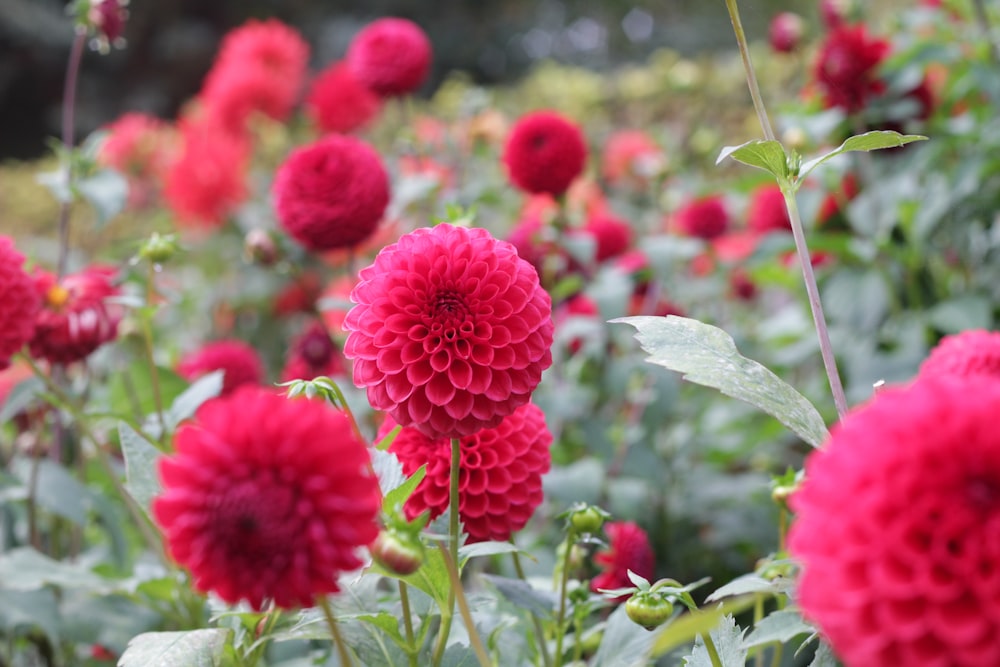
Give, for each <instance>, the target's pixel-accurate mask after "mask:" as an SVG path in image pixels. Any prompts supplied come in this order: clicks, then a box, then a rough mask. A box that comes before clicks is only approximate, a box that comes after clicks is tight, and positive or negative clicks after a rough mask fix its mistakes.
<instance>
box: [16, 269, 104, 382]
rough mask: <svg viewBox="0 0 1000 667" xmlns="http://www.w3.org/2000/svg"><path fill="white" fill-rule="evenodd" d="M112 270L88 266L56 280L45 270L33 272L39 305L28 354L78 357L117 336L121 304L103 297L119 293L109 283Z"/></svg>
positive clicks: (60, 360)
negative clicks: (114, 303) (40, 306)
mask: <svg viewBox="0 0 1000 667" xmlns="http://www.w3.org/2000/svg"><path fill="white" fill-rule="evenodd" d="M115 273H116V271H115V269H114V268H111V267H99V266H92V267H89V268H88V269H86V270H84V271H81V272H80V273H75V274H73V275H70V276H66V277H64V278H63V279H62V280H57V279H56V277H55V276H54V275H53V274H51V273H47V272H45V271H37V272H36V274H35V289H36V290H37V292H38V295H39V297H40V298H41V302H42V308H41V310H39V311H38V314H37V315H36V317H35V332H34V335H33V337H32V339H31V342H30V347H31V356H33V357H35V358H36V359H45V360H46V361H48V362H50V363H53V364H69V363H73V362H75V361H81V360H83V359H86V358H87V357H88V356H90V355H91V353H93V352H94V351H95V350H96V349H97V348H99V347H100V346H101V345H104V344H105V343H108V342H110V341H112V340H114V339H115V338H116V337H117V336H118V322H119V321H120V320H121V318H122V313H121V308H120V307H119V306H115V305H112V304H109V303H106V299H108V298H109V297H112V296H116V295H117V294H118V293H119V290H118V288H117V287H115V286H114V285H112V283H111V281H112V279H113V278H114V275H115Z"/></svg>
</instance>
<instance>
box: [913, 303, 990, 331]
mask: <svg viewBox="0 0 1000 667" xmlns="http://www.w3.org/2000/svg"><path fill="white" fill-rule="evenodd" d="M927 315H928V320H929V321H930V323H931V325H932V326H933V327H934V328H935V329H937V330H938V331H941V332H942V333H946V334H955V333H959V332H960V331H965V330H967V329H989V328H991V327H992V326H993V304H992V302H991V301H990V299H989V298H988V297H984V296H979V295H976V294H968V295H965V296H960V297H956V298H954V299H949V300H947V301H942V302H940V303H938V304H937V305H935V306H934V307H933V308H931V309H930V311H929V312H928V314H927Z"/></svg>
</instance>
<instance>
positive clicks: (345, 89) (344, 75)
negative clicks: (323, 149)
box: [305, 61, 382, 133]
mask: <svg viewBox="0 0 1000 667" xmlns="http://www.w3.org/2000/svg"><path fill="white" fill-rule="evenodd" d="M305 108H306V114H307V115H308V116H309V118H310V119H312V121H313V123H315V124H316V126H317V127H318V128H319V129H320V130H322V131H323V132H342V133H347V132H354V131H355V130H359V129H361V128H363V127H364V126H366V125H368V123H370V122H371V121H372V120H374V118H375V117H376V116H378V113H379V111H381V110H382V100H381V98H379V96H378V95H376V94H375V93H373V92H372V91H371V90H369V89H368V88H367V87H365V86H364V85H362V84H361V83H360V82H359V81H358V80H357V79H356V78H355V77H354V74H352V73H351V69H350V68H349V67H348V66H347V63H345V62H343V61H338V62H335V63H333V64H331V65H329V66H328V67H327V68H326V69H324V70H323V71H322V72H320V73H319V74H318V75H317V76H316V78H315V79H314V80H313V82H312V85H311V86H310V88H309V93H308V94H307V95H306V101H305Z"/></svg>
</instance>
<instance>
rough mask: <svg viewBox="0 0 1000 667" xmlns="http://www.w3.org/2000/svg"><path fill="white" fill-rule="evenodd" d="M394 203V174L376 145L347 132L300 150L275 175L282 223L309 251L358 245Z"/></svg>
mask: <svg viewBox="0 0 1000 667" xmlns="http://www.w3.org/2000/svg"><path fill="white" fill-rule="evenodd" d="M388 204H389V177H388V175H387V174H386V171H385V167H383V166H382V159H381V158H380V157H379V155H378V153H376V152H375V149H373V148H372V147H371V146H369V145H368V144H366V143H365V142H363V141H361V140H360V139H356V138H354V137H349V136H345V135H339V134H334V135H330V136H327V137H325V138H323V139H320V140H319V141H316V142H314V143H312V144H309V145H307V146H303V147H301V148H298V149H296V150H295V151H293V152H292V154H291V155H289V156H288V159H287V160H285V162H284V163H283V164H282V165H281V167H279V168H278V171H277V173H276V174H275V177H274V206H275V209H276V211H277V214H278V221H279V222H280V223H281V226H282V228H284V230H285V231H286V232H288V233H289V234H290V235H291V236H292V237H293V238H294V239H295V240H297V241H298V242H299V243H301V244H302V245H304V246H305V247H306V248H308V249H309V250H320V251H322V250H331V249H333V248H346V247H350V246H354V245H357V244H358V243H360V242H362V241H364V240H365V239H366V238H368V237H369V236H371V234H372V233H373V232H374V231H375V228H376V227H377V226H378V223H379V221H380V220H381V219H382V214H383V213H384V212H385V208H386V206H387V205H388Z"/></svg>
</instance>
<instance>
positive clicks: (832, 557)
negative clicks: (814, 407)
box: [789, 378, 1000, 667]
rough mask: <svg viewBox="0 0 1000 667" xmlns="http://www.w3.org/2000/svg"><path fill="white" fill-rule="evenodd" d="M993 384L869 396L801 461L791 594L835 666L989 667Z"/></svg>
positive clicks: (994, 494) (998, 576)
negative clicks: (796, 568)
mask: <svg viewBox="0 0 1000 667" xmlns="http://www.w3.org/2000/svg"><path fill="white" fill-rule="evenodd" d="M998 412H1000V383H997V382H996V381H995V380H984V379H979V378H966V379H963V380H957V379H954V378H948V379H936V378H927V379H924V380H920V381H918V382H916V383H914V384H913V385H912V386H910V387H909V388H905V389H893V390H888V391H885V392H883V393H881V394H879V395H878V396H877V397H876V398H875V399H874V400H873V401H872V402H870V403H869V404H867V405H866V406H864V407H862V408H859V409H856V410H854V411H852V412H851V413H850V414H849V415H848V416H847V418H846V419H845V420H844V421H842V422H840V423H839V424H838V425H836V426H834V428H833V431H832V434H831V436H830V438H829V440H828V441H827V442H826V444H825V445H824V447H823V449H821V450H817V451H815V452H813V453H812V454H811V455H810V456H809V458H808V459H807V461H806V466H805V473H806V475H805V483H804V485H803V486H802V488H801V490H800V491H798V492H797V493H796V494H795V495H794V496H793V497H792V499H791V502H792V508H793V509H794V511H795V512H796V515H797V518H796V520H795V523H794V524H793V526H792V531H791V534H790V537H789V540H790V542H789V548H790V551H791V553H792V555H793V556H794V557H795V558H796V559H798V560H799V561H800V562H801V564H802V576H801V578H800V580H799V588H798V598H799V600H798V602H799V605H800V606H801V608H802V611H803V613H804V614H805V615H806V617H808V618H810V619H812V620H813V621H815V622H816V623H817V624H818V625H819V627H820V629H821V631H822V633H823V634H824V635H825V637H826V638H827V639H828V640H829V641H830V643H831V645H832V647H833V649H834V652H835V653H837V655H838V656H839V657H840V658H841V660H843V662H844V664H845V665H848V666H849V667H853V666H854V665H866V666H867V665H949V666H952V667H966V666H968V667H972V666H973V665H975V666H980V665H996V664H1000V599H998V597H997V591H998V590H1000V569H998V568H997V566H996V564H997V562H1000V541H998V540H997V535H998V534H1000V432H998V431H997V430H996V415H997V414H998Z"/></svg>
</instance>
